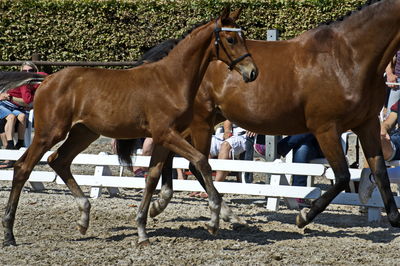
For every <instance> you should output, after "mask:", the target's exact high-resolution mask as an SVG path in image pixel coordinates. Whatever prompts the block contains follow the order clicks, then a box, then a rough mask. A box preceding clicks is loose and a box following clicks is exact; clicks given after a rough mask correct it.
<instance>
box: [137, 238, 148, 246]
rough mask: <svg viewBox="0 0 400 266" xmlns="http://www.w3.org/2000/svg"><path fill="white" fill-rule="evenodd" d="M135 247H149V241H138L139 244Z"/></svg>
mask: <svg viewBox="0 0 400 266" xmlns="http://www.w3.org/2000/svg"><path fill="white" fill-rule="evenodd" d="M137 246H138V247H147V246H150V241H149V239H145V240H142V241H139V242H138V243H137Z"/></svg>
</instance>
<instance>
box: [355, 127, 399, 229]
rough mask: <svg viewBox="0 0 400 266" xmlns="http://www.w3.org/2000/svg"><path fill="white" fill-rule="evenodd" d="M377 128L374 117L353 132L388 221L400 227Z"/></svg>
mask: <svg viewBox="0 0 400 266" xmlns="http://www.w3.org/2000/svg"><path fill="white" fill-rule="evenodd" d="M379 130H380V128H379V121H378V119H376V120H374V121H372V122H369V123H366V124H365V125H363V126H362V127H359V128H357V129H355V130H354V132H355V133H356V134H357V135H358V137H359V138H360V142H361V146H362V147H363V151H364V154H365V157H366V158H367V160H368V164H369V166H370V168H371V171H372V173H373V175H374V179H375V181H376V184H377V185H378V188H379V191H380V193H381V197H382V200H383V203H384V205H385V210H386V213H387V214H388V219H389V222H390V224H391V225H392V226H394V227H400V214H399V212H398V210H397V206H396V202H395V201H394V198H393V194H392V191H391V189H390V182H389V177H388V174H387V169H386V165H385V161H384V159H383V155H382V149H381V146H380V144H381V141H380V136H379V132H380V131H379Z"/></svg>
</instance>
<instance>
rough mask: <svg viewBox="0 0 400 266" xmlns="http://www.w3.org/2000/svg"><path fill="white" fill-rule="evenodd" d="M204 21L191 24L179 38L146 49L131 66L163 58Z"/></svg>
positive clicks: (203, 23)
mask: <svg viewBox="0 0 400 266" xmlns="http://www.w3.org/2000/svg"><path fill="white" fill-rule="evenodd" d="M206 23H208V21H206V22H202V23H198V24H196V25H194V26H192V27H191V28H190V29H189V30H188V31H186V32H185V33H184V34H183V35H182V37H181V38H179V39H168V40H165V41H163V42H161V43H159V44H157V45H155V46H153V47H152V48H150V49H148V50H147V51H146V52H145V53H144V54H143V55H142V57H141V58H140V59H139V60H138V61H137V62H136V63H135V64H134V65H133V66H134V67H136V66H140V65H143V64H145V63H153V62H157V61H159V60H161V59H163V58H164V57H166V56H167V55H168V54H169V52H171V50H172V49H174V48H175V47H176V45H177V44H178V43H179V42H180V41H181V40H183V39H184V38H185V37H186V36H187V35H189V34H190V33H191V32H192V31H193V30H194V29H196V28H198V27H200V26H202V25H205V24H206Z"/></svg>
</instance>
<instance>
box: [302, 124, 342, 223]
mask: <svg viewBox="0 0 400 266" xmlns="http://www.w3.org/2000/svg"><path fill="white" fill-rule="evenodd" d="M315 136H316V138H317V140H318V143H319V145H320V147H321V150H322V152H323V153H324V155H325V157H326V159H327V160H328V162H329V164H330V166H331V167H332V170H333V172H334V173H335V179H336V183H335V185H333V187H331V188H330V189H329V190H328V191H327V192H325V193H324V194H323V195H322V196H321V197H319V198H318V199H316V200H315V201H314V202H313V203H312V205H311V209H308V208H304V209H302V210H301V211H300V214H299V215H298V216H297V218H296V224H297V226H298V227H299V228H303V227H304V226H306V225H307V224H309V223H310V222H311V221H312V220H313V219H314V218H315V217H316V216H317V215H318V214H319V213H321V212H323V211H324V210H325V209H326V207H327V206H328V205H329V203H330V202H331V201H332V200H333V199H334V198H335V197H336V196H337V195H338V194H339V193H340V192H342V191H343V190H344V189H345V188H346V187H347V186H348V184H349V181H350V172H349V169H348V166H347V161H346V158H345V155H344V153H343V149H342V145H341V143H340V136H339V133H338V132H337V131H336V126H335V125H332V126H330V127H328V129H327V130H324V131H322V132H317V133H315Z"/></svg>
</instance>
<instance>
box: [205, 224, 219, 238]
mask: <svg viewBox="0 0 400 266" xmlns="http://www.w3.org/2000/svg"><path fill="white" fill-rule="evenodd" d="M206 227H207V231H208V232H209V233H210V234H212V235H214V236H215V235H216V234H217V232H218V227H215V226H211V225H209V224H206Z"/></svg>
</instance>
